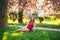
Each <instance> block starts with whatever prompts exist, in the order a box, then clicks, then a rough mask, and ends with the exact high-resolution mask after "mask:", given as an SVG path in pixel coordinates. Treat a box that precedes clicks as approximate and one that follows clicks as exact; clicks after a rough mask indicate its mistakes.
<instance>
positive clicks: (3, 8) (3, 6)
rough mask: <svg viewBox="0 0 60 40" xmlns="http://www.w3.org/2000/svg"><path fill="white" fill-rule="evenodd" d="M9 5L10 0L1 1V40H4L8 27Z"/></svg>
mask: <svg viewBox="0 0 60 40" xmlns="http://www.w3.org/2000/svg"><path fill="white" fill-rule="evenodd" d="M7 5H8V0H0V40H2V37H3V35H4V31H5V27H6V26H7V15H6V14H7Z"/></svg>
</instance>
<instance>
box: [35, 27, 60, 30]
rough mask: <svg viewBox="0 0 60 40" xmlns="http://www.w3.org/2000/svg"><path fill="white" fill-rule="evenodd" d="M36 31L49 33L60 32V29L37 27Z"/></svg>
mask: <svg viewBox="0 0 60 40" xmlns="http://www.w3.org/2000/svg"><path fill="white" fill-rule="evenodd" d="M35 29H38V30H49V31H60V29H57V28H45V27H36V28H35Z"/></svg>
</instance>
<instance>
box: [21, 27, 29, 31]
mask: <svg viewBox="0 0 60 40" xmlns="http://www.w3.org/2000/svg"><path fill="white" fill-rule="evenodd" d="M21 31H29V29H28V28H26V27H25V28H23V29H22V30H21Z"/></svg>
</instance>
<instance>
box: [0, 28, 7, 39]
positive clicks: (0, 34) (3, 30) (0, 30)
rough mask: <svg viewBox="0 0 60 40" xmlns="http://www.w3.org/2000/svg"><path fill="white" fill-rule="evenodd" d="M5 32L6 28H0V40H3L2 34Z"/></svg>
mask: <svg viewBox="0 0 60 40" xmlns="http://www.w3.org/2000/svg"><path fill="white" fill-rule="evenodd" d="M5 31H6V28H0V40H2V39H3V36H4V32H5Z"/></svg>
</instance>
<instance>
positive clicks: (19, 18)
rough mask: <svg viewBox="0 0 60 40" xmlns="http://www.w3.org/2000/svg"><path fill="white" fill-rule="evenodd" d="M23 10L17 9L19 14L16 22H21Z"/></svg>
mask: <svg viewBox="0 0 60 40" xmlns="http://www.w3.org/2000/svg"><path fill="white" fill-rule="evenodd" d="M22 19H23V10H22V11H19V14H18V22H21V23H22V22H23V20H22Z"/></svg>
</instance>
